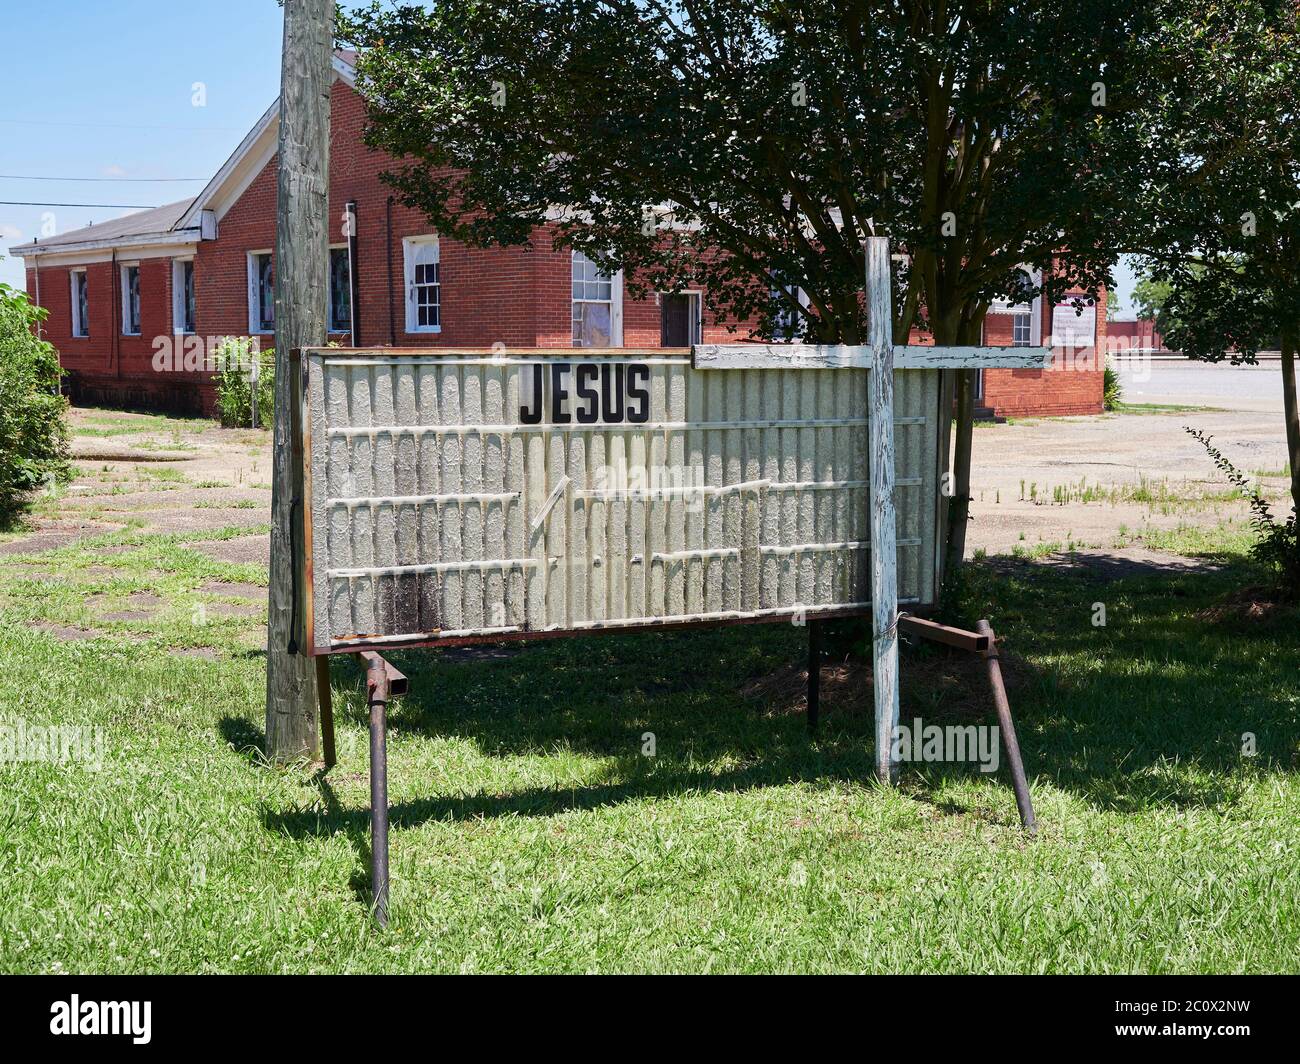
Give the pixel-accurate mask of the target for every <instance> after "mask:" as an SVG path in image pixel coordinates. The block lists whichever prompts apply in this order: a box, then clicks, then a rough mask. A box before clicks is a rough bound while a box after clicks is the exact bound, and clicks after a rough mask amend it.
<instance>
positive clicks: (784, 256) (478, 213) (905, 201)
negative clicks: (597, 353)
mask: <svg viewBox="0 0 1300 1064" xmlns="http://www.w3.org/2000/svg"><path fill="white" fill-rule="evenodd" d="M1130 7H1131V5H1125V4H1120V3H1117V2H1110V0H1062V2H1058V3H1051V4H1049V3H1039V2H1031V3H1011V2H1007V0H1003V2H997V0H995V2H993V3H985V4H965V3H961V4H949V3H945V2H942V0H941V2H939V3H922V2H919V0H901V2H883V0H872V2H859V3H848V4H846V3H843V2H840V0H836V2H832V0H807V2H803V3H800V4H790V3H788V2H785V0H570V2H563V0H446V2H443V3H439V4H437V5H434V6H433V7H432V9H429V10H426V9H424V8H421V7H417V6H414V5H404V6H400V7H397V8H395V9H381V8H380V7H379V5H378V4H376V5H375V6H373V7H372V8H370V9H367V10H365V11H362V12H360V13H356V14H354V15H352V16H349V17H345V27H344V29H343V30H342V35H343V36H344V37H345V38H346V39H347V40H348V41H349V42H351V43H355V44H357V45H359V46H360V47H361V49H362V54H361V59H360V63H359V68H358V70H359V84H360V86H361V88H362V91H363V93H364V94H365V96H366V98H367V101H368V106H369V127H368V129H367V133H366V137H367V141H368V143H369V144H370V145H371V146H373V147H376V148H380V149H383V150H385V151H387V152H388V153H390V154H391V155H392V156H394V157H395V158H397V159H399V160H401V163H400V164H399V165H398V166H397V167H395V168H394V169H393V170H392V171H391V172H389V173H388V174H387V175H386V177H387V179H388V180H389V181H390V182H391V184H392V185H393V186H394V187H395V188H396V189H397V190H398V192H399V193H400V195H401V198H402V199H403V201H404V202H405V203H407V204H408V205H411V206H414V207H417V208H420V209H422V210H423V211H424V213H425V214H426V215H427V216H428V217H429V219H430V220H431V222H432V223H433V224H434V225H435V226H436V227H437V228H438V230H439V231H440V232H444V233H447V234H449V235H451V236H453V237H455V238H457V239H460V240H464V241H466V242H467V243H469V244H471V245H475V246H491V245H508V244H516V245H517V244H523V243H525V242H527V241H528V240H529V238H530V237H531V236H532V235H533V233H534V232H535V231H536V229H537V227H539V226H541V225H543V224H546V223H548V222H551V223H553V224H554V225H555V233H556V243H557V245H558V246H561V247H565V246H568V247H572V248H575V249H577V250H581V251H583V252H585V253H586V254H587V255H588V256H589V257H590V258H592V259H593V260H595V261H596V262H597V263H599V264H600V265H602V266H603V267H605V268H607V269H615V268H622V269H623V270H624V271H625V276H626V282H627V286H628V291H629V292H630V293H631V294H632V295H633V296H637V295H643V294H645V293H646V292H649V291H677V290H679V289H681V288H684V287H687V286H690V287H699V288H702V289H703V290H704V292H705V300H706V306H707V308H708V310H709V311H710V313H711V315H713V316H714V317H715V318H716V319H717V320H720V321H725V322H727V323H728V324H730V325H731V326H732V327H733V328H738V329H745V330H747V331H748V332H750V333H751V334H752V335H755V336H759V337H764V338H766V337H770V336H772V335H773V333H774V332H775V331H776V327H777V323H778V321H779V320H780V319H781V318H782V317H789V318H790V319H792V320H793V322H794V330H793V331H794V332H795V333H796V334H797V335H800V336H803V337H806V338H810V339H813V340H817V341H823V342H832V341H840V342H845V343H859V342H861V341H862V339H863V337H864V335H865V325H866V323H865V320H864V315H865V309H864V304H863V300H862V284H863V270H864V259H863V250H862V240H863V238H864V237H865V236H866V235H871V234H875V235H887V236H889V237H890V238H891V239H892V240H893V242H894V246H895V248H897V249H901V250H903V251H905V252H906V253H907V256H908V259H907V262H906V263H905V264H902V265H900V267H899V268H898V271H897V276H896V284H897V286H898V290H899V294H898V298H896V300H895V306H896V308H897V311H896V316H895V320H894V322H893V323H892V327H893V334H894V337H895V339H896V341H898V342H903V341H904V340H905V339H906V338H907V336H908V334H909V331H910V330H911V329H912V328H913V327H914V326H916V327H920V328H921V329H923V330H925V331H928V332H929V333H930V334H932V335H933V336H934V338H935V340H936V341H937V342H939V343H944V344H954V343H977V342H978V341H979V339H980V335H981V332H982V326H983V320H984V315H985V312H986V310H987V309H988V306H989V303H990V301H991V300H993V299H994V298H996V297H999V296H1001V295H1004V294H1007V292H1009V291H1010V290H1011V289H1012V287H1013V286H1014V285H1015V284H1016V283H1017V276H1018V270H1019V268H1020V267H1021V266H1029V267H1032V268H1037V269H1041V270H1042V271H1043V277H1044V283H1045V287H1046V289H1047V292H1048V294H1049V296H1050V295H1052V294H1054V293H1059V292H1063V291H1066V290H1067V289H1082V290H1083V291H1086V292H1088V293H1090V294H1091V295H1092V296H1094V297H1095V295H1096V293H1097V291H1098V290H1099V288H1100V287H1101V286H1102V285H1103V284H1105V283H1107V282H1108V281H1109V276H1110V274H1109V269H1110V264H1111V261H1112V260H1113V257H1114V255H1113V247H1112V241H1113V240H1114V237H1115V232H1116V230H1115V227H1114V225H1113V224H1112V219H1111V215H1112V214H1113V213H1114V207H1113V205H1115V204H1119V203H1122V202H1123V201H1124V192H1123V183H1122V181H1121V180H1120V177H1119V174H1120V172H1121V171H1123V172H1124V173H1127V172H1128V170H1127V168H1126V165H1125V164H1126V161H1127V160H1128V154H1127V153H1128V152H1130V151H1131V150H1132V147H1133V146H1131V145H1130V144H1129V143H1128V142H1127V141H1124V140H1122V139H1112V138H1110V137H1108V135H1107V131H1106V123H1105V122H1104V121H1103V120H1102V117H1103V115H1104V114H1105V113H1106V110H1107V106H1108V102H1107V101H1108V94H1109V95H1112V96H1113V95H1114V94H1115V93H1117V92H1119V93H1120V94H1121V96H1122V95H1123V91H1122V90H1123V86H1124V85H1125V83H1126V82H1127V81H1128V80H1130V79H1131V78H1132V77H1133V76H1134V75H1133V71H1132V66H1133V63H1134V50H1133V49H1132V48H1131V47H1130V45H1131V42H1132V41H1133V39H1134V38H1135V36H1136V35H1138V34H1140V32H1141V29H1142V27H1143V26H1144V25H1145V24H1146V21H1145V20H1146V19H1147V15H1146V14H1145V13H1143V12H1135V11H1133V10H1130ZM1062 252H1066V254H1065V256H1064V258H1061V254H1062ZM798 290H801V291H802V296H803V298H802V299H800V297H799V291H798ZM1031 294H1036V292H1035V293H1031ZM974 379H975V378H974V372H973V371H972V372H966V373H964V374H963V375H962V378H961V382H960V387H959V390H958V436H957V446H956V452H955V461H954V465H955V470H954V472H955V474H956V476H955V482H956V483H955V487H956V496H955V497H954V498H953V499H952V501H951V506H950V518H951V520H950V552H949V554H950V559H951V562H950V564H951V563H956V562H959V561H960V559H961V555H962V552H963V549H964V543H965V530H966V522H967V519H968V506H969V473H970V446H971V426H972V419H973V411H974V398H973V383H974Z"/></svg>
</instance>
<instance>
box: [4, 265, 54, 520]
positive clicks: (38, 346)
mask: <svg viewBox="0 0 1300 1064" xmlns="http://www.w3.org/2000/svg"><path fill="white" fill-rule="evenodd" d="M46 316H47V314H46V311H45V310H44V309H43V308H41V307H37V306H35V305H33V304H32V302H31V300H29V299H28V298H27V293H25V292H20V291H18V290H17V289H15V288H11V287H10V286H9V285H7V284H0V513H2V514H3V515H5V516H8V515H9V514H11V513H12V512H13V511H14V510H15V509H16V508H17V507H18V506H19V505H20V504H21V503H22V501H23V499H24V497H25V496H26V495H27V494H28V493H30V492H31V491H32V490H33V489H34V488H37V487H39V486H40V485H41V484H48V483H50V482H51V481H52V480H53V481H63V480H67V479H68V476H69V474H70V469H69V466H68V425H67V421H66V415H67V410H68V401H67V400H66V399H65V398H64V397H63V396H62V395H61V394H60V393H59V378H60V377H61V376H62V375H63V370H62V369H61V368H60V367H59V356H58V352H57V351H55V349H54V345H53V344H51V343H49V342H48V341H46V340H41V339H39V338H38V337H37V336H36V333H35V332H34V331H33V330H34V329H35V327H36V324H37V323H38V322H41V321H44V320H45V318H46Z"/></svg>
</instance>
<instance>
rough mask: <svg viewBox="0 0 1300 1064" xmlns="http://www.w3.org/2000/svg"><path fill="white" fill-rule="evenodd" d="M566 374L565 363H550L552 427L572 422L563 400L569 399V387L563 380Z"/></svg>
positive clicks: (567, 368) (566, 366)
mask: <svg viewBox="0 0 1300 1064" xmlns="http://www.w3.org/2000/svg"><path fill="white" fill-rule="evenodd" d="M568 372H569V364H568V363H567V362H552V363H551V423H552V424H554V425H567V424H568V423H569V422H570V421H572V420H573V418H572V417H570V415H569V411H568V410H567V409H565V406H564V400H566V399H567V398H568V397H569V386H568V384H567V383H565V380H564V377H565V374H567V373H568Z"/></svg>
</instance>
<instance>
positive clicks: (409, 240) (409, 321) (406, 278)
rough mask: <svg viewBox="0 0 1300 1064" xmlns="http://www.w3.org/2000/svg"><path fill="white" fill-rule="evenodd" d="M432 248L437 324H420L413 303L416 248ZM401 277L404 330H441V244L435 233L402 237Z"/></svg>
mask: <svg viewBox="0 0 1300 1064" xmlns="http://www.w3.org/2000/svg"><path fill="white" fill-rule="evenodd" d="M427 247H432V248H433V253H434V256H433V262H434V263H435V264H436V265H437V267H438V324H437V325H421V324H420V322H419V312H418V310H417V308H416V303H415V267H416V254H417V249H418V248H427ZM402 279H403V282H404V287H405V291H406V331H407V332H408V333H440V332H442V322H443V308H444V303H443V299H442V287H443V286H442V244H441V242H440V241H439V239H438V237H437V235H436V234H429V235H426V236H406V237H403V238H402Z"/></svg>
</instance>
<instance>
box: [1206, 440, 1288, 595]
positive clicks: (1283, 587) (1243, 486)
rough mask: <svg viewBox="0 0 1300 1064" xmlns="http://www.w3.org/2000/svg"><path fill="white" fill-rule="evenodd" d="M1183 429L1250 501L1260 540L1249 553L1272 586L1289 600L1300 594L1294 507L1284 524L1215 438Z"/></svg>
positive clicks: (1257, 488) (1251, 514) (1251, 521)
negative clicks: (1264, 571)
mask: <svg viewBox="0 0 1300 1064" xmlns="http://www.w3.org/2000/svg"><path fill="white" fill-rule="evenodd" d="M1183 431H1184V432H1186V433H1187V434H1188V435H1189V436H1191V437H1192V439H1194V440H1196V442H1197V443H1199V444H1200V445H1201V446H1202V447H1204V448H1205V452H1206V454H1208V455H1209V456H1210V458H1211V459H1212V460H1213V461H1214V464H1215V465H1216V466H1218V467H1219V471H1220V472H1221V473H1223V475H1224V476H1225V477H1227V478H1228V479H1229V480H1230V481H1232V483H1233V484H1234V485H1236V487H1237V489H1238V490H1239V491H1240V492H1241V494H1242V495H1243V496H1244V497H1245V499H1246V501H1247V502H1248V503H1249V504H1250V523H1251V524H1252V525H1254V526H1255V531H1256V532H1257V533H1259V539H1257V540H1256V541H1255V545H1254V546H1253V547H1251V554H1252V556H1253V557H1254V558H1255V560H1256V561H1257V562H1259V563H1260V564H1261V565H1263V566H1264V567H1265V568H1266V569H1268V571H1269V573H1270V574H1271V575H1272V577H1273V578H1274V581H1275V586H1276V588H1277V590H1278V592H1279V593H1280V594H1281V595H1282V597H1283V598H1286V599H1290V598H1294V597H1296V595H1298V594H1300V528H1297V525H1296V511H1295V507H1294V506H1293V507H1292V508H1291V516H1290V517H1289V518H1287V520H1286V521H1285V523H1283V522H1280V521H1278V519H1277V518H1276V517H1274V516H1273V511H1272V510H1271V509H1270V508H1269V505H1268V503H1267V502H1266V501H1265V499H1264V496H1263V495H1261V494H1260V490H1259V486H1258V485H1257V484H1252V483H1251V482H1250V481H1249V480H1248V479H1247V477H1246V475H1245V474H1244V473H1242V472H1241V470H1239V469H1238V468H1237V467H1236V466H1234V465H1233V464H1232V463H1231V462H1230V461H1228V459H1227V457H1225V455H1224V454H1223V452H1222V451H1220V450H1219V449H1218V448H1217V447H1215V446H1214V444H1213V443H1212V442H1211V441H1212V440H1213V439H1214V437H1213V436H1207V435H1206V434H1205V433H1203V432H1198V431H1197V430H1196V429H1193V428H1189V427H1187V426H1184V428H1183Z"/></svg>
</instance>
